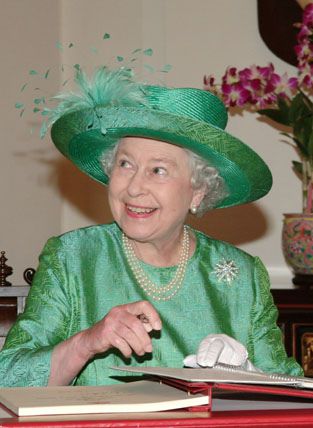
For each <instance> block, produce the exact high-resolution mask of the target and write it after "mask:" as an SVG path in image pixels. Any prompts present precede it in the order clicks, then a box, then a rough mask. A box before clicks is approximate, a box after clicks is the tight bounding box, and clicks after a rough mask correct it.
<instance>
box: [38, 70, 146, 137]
mask: <svg viewBox="0 0 313 428" xmlns="http://www.w3.org/2000/svg"><path fill="white" fill-rule="evenodd" d="M74 82H75V84H76V87H77V91H76V92H73V91H69V92H64V93H60V94H58V95H56V96H54V97H53V98H52V99H53V100H56V101H58V105H57V106H56V107H55V108H53V109H46V111H47V113H48V120H47V123H46V126H45V127H44V128H43V130H42V132H41V135H42V136H44V135H45V133H46V132H47V130H48V128H49V127H50V126H52V125H53V124H54V123H55V122H56V121H57V120H58V119H59V118H60V117H62V116H63V115H65V114H68V113H72V112H75V111H78V110H83V109H93V110H94V111H95V114H96V115H97V107H98V106H111V107H114V106H115V107H118V106H128V107H132V106H134V107H135V106H138V105H139V104H141V105H145V104H146V99H145V95H144V90H143V85H142V84H141V83H139V82H136V81H135V80H133V71H132V70H130V69H126V68H124V67H121V68H119V69H116V70H110V69H109V68H107V67H105V66H102V67H99V68H97V69H96V70H95V72H94V73H93V75H92V76H91V78H89V77H88V76H87V74H86V73H85V72H84V71H83V70H82V69H81V68H78V69H77V71H76V75H75V79H74Z"/></svg>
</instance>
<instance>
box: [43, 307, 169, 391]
mask: <svg viewBox="0 0 313 428" xmlns="http://www.w3.org/2000/svg"><path fill="white" fill-rule="evenodd" d="M161 328H162V323H161V320H160V317H159V315H158V313H157V311H156V310H155V309H154V307H153V306H152V305H151V303H149V302H146V301H140V302H135V303H128V304H126V305H120V306H115V307H114V308H112V309H111V310H110V312H108V313H107V315H106V316H105V317H104V318H103V319H102V320H101V321H99V322H97V323H96V324H95V325H93V326H92V327H90V328H88V329H87V330H83V331H81V332H80V333H77V334H75V335H74V336H72V337H70V338H69V339H68V340H65V341H64V342H61V343H59V344H58V345H57V346H56V347H55V348H54V350H53V353H52V359H51V370H50V377H49V382H48V385H49V386H50V385H68V384H69V383H70V382H72V380H73V379H74V378H75V376H77V374H78V373H79V372H80V370H81V369H82V368H83V367H84V365H85V364H86V363H87V362H88V361H89V360H90V359H91V358H92V357H93V356H95V355H96V354H99V353H101V352H105V351H107V350H108V349H110V348H117V349H119V350H120V351H121V353H122V354H123V355H124V356H125V357H130V356H131V354H132V353H133V352H135V353H136V354H137V355H144V354H145V353H146V352H152V342H151V338H150V336H149V334H148V333H149V332H150V331H151V330H161Z"/></svg>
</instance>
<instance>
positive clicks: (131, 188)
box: [127, 170, 147, 197]
mask: <svg viewBox="0 0 313 428" xmlns="http://www.w3.org/2000/svg"><path fill="white" fill-rule="evenodd" d="M146 182H147V177H146V176H145V174H144V171H139V170H137V171H136V172H135V173H134V175H133V176H132V177H131V179H130V181H129V183H128V188H127V190H128V193H129V195H130V196H132V197H135V196H138V195H141V194H144V193H145V192H146Z"/></svg>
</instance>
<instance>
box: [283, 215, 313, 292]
mask: <svg viewBox="0 0 313 428" xmlns="http://www.w3.org/2000/svg"><path fill="white" fill-rule="evenodd" d="M282 247H283V253H284V256H285V259H286V262H287V264H288V265H289V266H290V267H291V268H292V270H293V272H294V274H295V276H294V278H293V280H292V282H293V283H294V284H295V285H299V286H305V287H310V286H313V214H305V213H304V214H302V213H301V214H284V222H283V232H282Z"/></svg>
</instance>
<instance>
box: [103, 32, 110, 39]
mask: <svg viewBox="0 0 313 428" xmlns="http://www.w3.org/2000/svg"><path fill="white" fill-rule="evenodd" d="M110 37H111V36H110V34H109V33H104V34H103V40H106V39H109V38H110Z"/></svg>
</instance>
